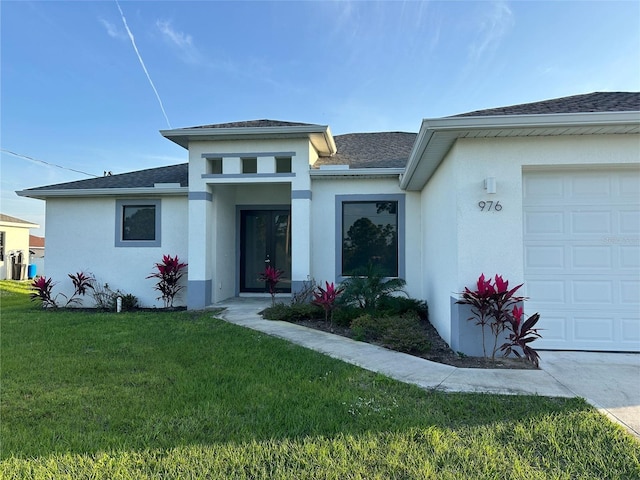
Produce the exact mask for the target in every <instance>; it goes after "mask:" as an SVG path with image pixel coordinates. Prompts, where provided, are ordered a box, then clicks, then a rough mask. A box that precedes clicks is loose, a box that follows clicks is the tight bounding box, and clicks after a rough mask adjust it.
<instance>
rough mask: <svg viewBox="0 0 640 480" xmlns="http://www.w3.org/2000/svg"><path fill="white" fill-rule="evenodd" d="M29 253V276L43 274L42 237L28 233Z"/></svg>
mask: <svg viewBox="0 0 640 480" xmlns="http://www.w3.org/2000/svg"><path fill="white" fill-rule="evenodd" d="M29 254H30V256H31V261H30V263H31V267H29V268H30V275H29V276H30V277H32V276H35V275H45V271H44V237H38V236H36V235H29Z"/></svg>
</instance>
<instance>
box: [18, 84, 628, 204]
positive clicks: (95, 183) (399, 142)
mask: <svg viewBox="0 0 640 480" xmlns="http://www.w3.org/2000/svg"><path fill="white" fill-rule="evenodd" d="M627 111H640V92H595V93H588V94H584V95H574V96H571V97H563V98H555V99H551V100H545V101H541V102H533V103H524V104H520V105H511V106H507V107H500V108H490V109H486V110H476V111H473V112H467V113H463V114H460V115H454V116H452V117H447V118H457V117H471V116H476V117H481V116H498V115H546V114H561V113H588V112H627ZM301 126H302V127H304V126H309V127H314V126H318V125H315V124H311V123H299V122H283V121H280V120H267V119H263V120H249V121H243V122H230V123H217V124H212V125H201V126H198V127H191V128H193V129H199V128H202V129H218V128H219V129H225V128H231V129H232V128H261V127H266V128H268V127H285V128H286V127H301ZM416 137H417V134H416V133H408V132H376V133H349V134H345V135H335V136H334V137H333V139H334V141H335V145H336V148H337V153H336V154H335V155H332V156H330V157H326V156H325V157H320V158H319V159H318V161H317V162H316V163H315V164H314V168H318V167H320V166H323V165H348V166H349V167H350V168H351V169H359V168H403V167H405V166H406V164H407V161H408V159H409V155H410V153H411V150H412V148H413V146H414V143H415V140H416ZM188 179H189V172H188V164H187V163H183V164H179V165H171V166H168V167H159V168H151V169H147V170H139V171H135V172H130V173H123V174H119V175H112V176H108V177H99V178H91V179H87V180H78V181H75V182H67V183H60V184H56V185H47V186H44V187H38V188H30V189H27V190H24V191H23V192H24V194H26V196H29V195H28V194H29V193H37V192H39V191H42V192H44V191H49V190H76V189H117V188H145V187H153V186H154V184H156V183H180V186H181V187H187V186H188V184H189V183H188Z"/></svg>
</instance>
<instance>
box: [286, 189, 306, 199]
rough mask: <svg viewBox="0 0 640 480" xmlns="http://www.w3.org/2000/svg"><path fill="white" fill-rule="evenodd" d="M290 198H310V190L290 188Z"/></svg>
mask: <svg viewBox="0 0 640 480" xmlns="http://www.w3.org/2000/svg"><path fill="white" fill-rule="evenodd" d="M291 200H311V190H291Z"/></svg>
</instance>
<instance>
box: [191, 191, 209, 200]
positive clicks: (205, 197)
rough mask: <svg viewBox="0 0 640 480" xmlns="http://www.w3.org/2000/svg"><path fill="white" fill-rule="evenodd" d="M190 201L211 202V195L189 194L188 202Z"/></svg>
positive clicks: (207, 193) (202, 193)
mask: <svg viewBox="0 0 640 480" xmlns="http://www.w3.org/2000/svg"><path fill="white" fill-rule="evenodd" d="M191 200H205V201H207V202H212V201H213V195H212V194H211V193H209V192H189V201H191Z"/></svg>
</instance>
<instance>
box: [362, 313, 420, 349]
mask: <svg viewBox="0 0 640 480" xmlns="http://www.w3.org/2000/svg"><path fill="white" fill-rule="evenodd" d="M351 332H352V333H353V338H354V339H356V340H363V341H368V342H375V343H378V344H380V345H382V346H384V347H387V348H390V349H391V350H396V351H398V352H405V353H425V352H428V351H429V349H430V348H431V344H430V343H429V341H428V340H427V339H426V337H425V334H424V331H423V329H422V325H421V324H420V317H419V316H418V314H417V313H415V312H410V313H406V314H404V315H396V316H391V317H373V316H371V315H369V314H366V315H361V316H360V317H358V318H356V319H355V320H354V321H353V322H352V323H351Z"/></svg>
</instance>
